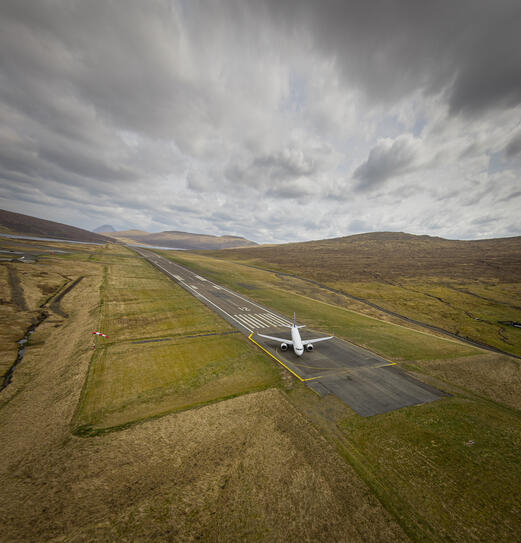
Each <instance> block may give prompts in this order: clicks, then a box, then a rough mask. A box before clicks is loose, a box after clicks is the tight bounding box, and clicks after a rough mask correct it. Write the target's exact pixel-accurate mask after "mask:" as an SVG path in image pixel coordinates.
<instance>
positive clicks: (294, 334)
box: [291, 324, 304, 356]
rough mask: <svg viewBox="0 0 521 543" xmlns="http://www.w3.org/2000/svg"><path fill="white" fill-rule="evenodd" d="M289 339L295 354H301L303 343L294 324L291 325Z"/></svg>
mask: <svg viewBox="0 0 521 543" xmlns="http://www.w3.org/2000/svg"><path fill="white" fill-rule="evenodd" d="M291 341H292V342H293V350H294V351H295V354H296V355H297V356H302V354H303V353H304V345H302V339H301V338H300V332H299V331H298V328H297V327H296V326H295V325H294V324H293V326H292V327H291Z"/></svg>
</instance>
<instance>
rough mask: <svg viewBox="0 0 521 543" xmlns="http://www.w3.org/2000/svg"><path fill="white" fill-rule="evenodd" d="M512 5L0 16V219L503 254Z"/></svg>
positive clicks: (37, 7) (121, 8)
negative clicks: (360, 238)
mask: <svg viewBox="0 0 521 543" xmlns="http://www.w3.org/2000/svg"><path fill="white" fill-rule="evenodd" d="M520 22H521V6H520V4H519V3H518V2H515V1H509V2H506V1H502V0H501V1H498V2H487V1H482V2H476V1H470V0H469V1H463V2H456V3H454V2H448V1H442V2H437V3H433V4H432V5H431V4H429V3H424V2H417V1H413V0H409V1H403V0H402V1H397V0H396V1H392V0H391V1H375V2H370V3H367V2H366V3H360V2H345V1H333V0H329V1H326V2H315V1H311V0H309V1H306V0H302V1H299V2H295V1H290V0H287V1H284V0H277V1H274V0H273V1H271V0H256V1H254V0H251V1H249V2H247V1H246V2H245V1H239V0H236V1H231V0H230V1H224V0H223V1H217V0H215V1H212V2H197V1H194V2H182V1H179V2H176V1H172V2H170V1H167V0H164V1H160V0H157V1H156V0H151V1H149V2H146V4H144V3H142V2H138V1H137V0H135V1H130V0H126V1H120V2H97V1H94V2H81V1H79V0H76V1H74V0H68V1H63V2H60V1H52V2H51V1H41V2H36V1H34V2H19V1H4V2H2V4H1V6H0V207H3V208H6V209H10V210H13V211H19V212H23V213H28V214H33V215H36V216H39V217H43V218H47V219H53V220H58V221H63V222H67V223H69V224H74V225H77V226H81V227H84V228H89V229H92V228H95V227H97V226H99V225H100V224H104V223H110V224H113V225H114V226H115V227H117V228H127V227H137V228H142V229H147V230H151V231H152V230H162V229H178V230H189V231H196V232H207V233H213V234H239V235H244V236H246V237H249V238H250V239H254V240H256V241H260V242H274V241H292V240H304V239H318V238H323V237H333V236H338V235H347V234H350V233H355V232H359V231H364V230H365V231H367V230H404V231H409V232H413V233H427V234H433V235H440V236H446V237H456V238H479V237H492V236H507V235H520V234H521V218H520V214H519V212H518V209H519V205H520V203H521V186H520V171H521V143H520V142H521V132H520V130H521V124H520V112H521V106H520V104H521V47H520V46H521V41H520V39H519V37H518V35H519V32H518V29H519V23H520Z"/></svg>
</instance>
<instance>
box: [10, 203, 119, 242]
mask: <svg viewBox="0 0 521 543" xmlns="http://www.w3.org/2000/svg"><path fill="white" fill-rule="evenodd" d="M0 227H2V230H3V231H4V232H6V233H8V234H18V235H23V236H36V237H45V238H55V239H67V240H71V241H87V242H89V241H90V242H94V243H106V242H107V241H114V240H112V239H111V238H108V237H107V236H102V235H100V234H96V233H94V232H89V231H88V230H83V228H76V227H75V226H69V225H68V224H62V223H59V222H54V221H47V220H45V219H38V218H37V217H31V216H30V215H23V214H22V213H13V212H12V211H6V210H4V209H0Z"/></svg>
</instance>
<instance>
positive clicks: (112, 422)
mask: <svg viewBox="0 0 521 543" xmlns="http://www.w3.org/2000/svg"><path fill="white" fill-rule="evenodd" d="M96 258H98V259H99V261H100V262H101V263H102V264H103V266H104V270H105V271H104V278H103V281H102V285H101V289H100V297H101V306H100V318H99V329H100V330H101V331H102V332H103V333H105V334H107V335H108V336H109V337H108V339H103V338H97V339H96V343H97V349H96V351H95V352H94V353H93V357H92V361H91V369H90V372H89V376H88V379H87V384H86V387H85V390H84V394H83V397H82V401H81V407H80V409H79V410H78V413H77V417H76V421H75V425H76V430H75V431H76V432H77V433H79V434H82V435H87V434H93V433H96V432H99V431H102V430H104V429H107V428H120V427H123V426H125V425H128V424H129V423H133V422H136V421H141V420H144V419H148V418H151V417H157V416H160V415H163V414H165V413H168V412H172V411H175V410H182V409H187V408H190V407H195V406H199V405H202V404H204V403H208V402H214V401H217V400H222V399H224V398H229V397H232V396H237V395H240V394H244V393H247V392H252V391H255V390H261V389H263V388H268V387H271V386H277V385H279V384H280V370H279V369H278V368H277V367H276V366H275V365H274V364H273V363H272V362H271V361H270V360H268V359H266V357H265V356H263V355H262V354H261V353H260V352H258V351H257V350H255V348H254V347H253V345H251V344H250V343H248V341H247V340H246V338H244V337H241V336H239V335H238V334H235V331H234V329H233V328H232V327H231V326H230V325H229V324H228V323H226V321H224V320H223V319H221V318H220V317H218V316H217V315H216V314H215V313H214V312H212V311H211V310H210V309H208V308H207V307H205V306H204V305H203V304H201V303H200V302H199V301H197V300H196V299H195V298H194V297H193V296H191V295H190V294H188V293H187V292H186V291H184V290H183V289H182V288H181V287H179V286H178V285H177V284H176V283H174V282H173V281H171V280H170V279H169V278H167V277H166V276H165V275H164V274H162V273H160V272H159V271H157V270H156V269H155V268H153V267H152V266H151V265H150V264H148V263H147V262H146V261H145V260H144V259H142V258H140V257H138V256H137V255H136V254H135V253H134V252H132V251H130V250H128V249H125V248H122V247H121V246H114V247H110V248H107V249H105V250H104V252H103V254H100V255H98V256H97V257H96ZM193 336H199V337H193ZM151 339H156V340H157V339H162V340H164V341H160V342H154V341H147V340H151ZM137 341H147V342H146V343H135V342H137Z"/></svg>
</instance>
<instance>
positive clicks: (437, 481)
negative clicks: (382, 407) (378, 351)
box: [339, 397, 521, 541]
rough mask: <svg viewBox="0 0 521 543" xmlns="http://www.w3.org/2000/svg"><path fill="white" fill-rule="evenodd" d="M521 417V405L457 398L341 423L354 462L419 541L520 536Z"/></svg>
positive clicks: (492, 538) (499, 538)
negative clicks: (511, 406)
mask: <svg viewBox="0 0 521 543" xmlns="http://www.w3.org/2000/svg"><path fill="white" fill-rule="evenodd" d="M520 422H521V420H520V415H519V413H518V412H515V411H512V410H508V409H505V408H503V407H501V406H498V405H495V404H493V403H491V402H486V401H482V400H479V399H469V398H462V397H455V398H446V399H443V400H441V401H438V402H435V403H429V404H425V405H422V406H415V407H410V408H405V409H400V410H398V411H393V412H390V413H387V414H385V415H378V416H375V417H370V418H361V417H357V416H351V417H348V418H345V419H344V420H343V421H341V423H340V424H339V426H340V428H341V431H342V433H343V436H344V445H343V446H344V447H345V454H346V455H347V457H348V459H349V461H350V462H351V463H352V464H353V465H354V466H355V468H356V469H357V470H358V472H359V473H360V474H361V475H362V476H363V478H364V479H365V480H366V481H367V482H368V484H369V485H370V486H371V487H372V488H373V490H374V491H375V493H376V494H377V495H378V497H379V498H380V500H381V501H382V502H383V503H384V505H385V506H386V507H387V508H388V509H389V510H390V511H392V512H393V513H394V514H395V515H396V516H397V518H398V519H400V523H401V524H402V526H403V527H404V528H405V529H406V531H407V532H408V533H409V534H410V535H411V536H412V537H413V539H414V540H417V541H514V540H515V539H516V537H518V536H519V533H520V532H521V515H520V513H521V485H520V484H519V481H521V464H520V462H519V450H520V445H521V424H520ZM472 442H473V443H472Z"/></svg>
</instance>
